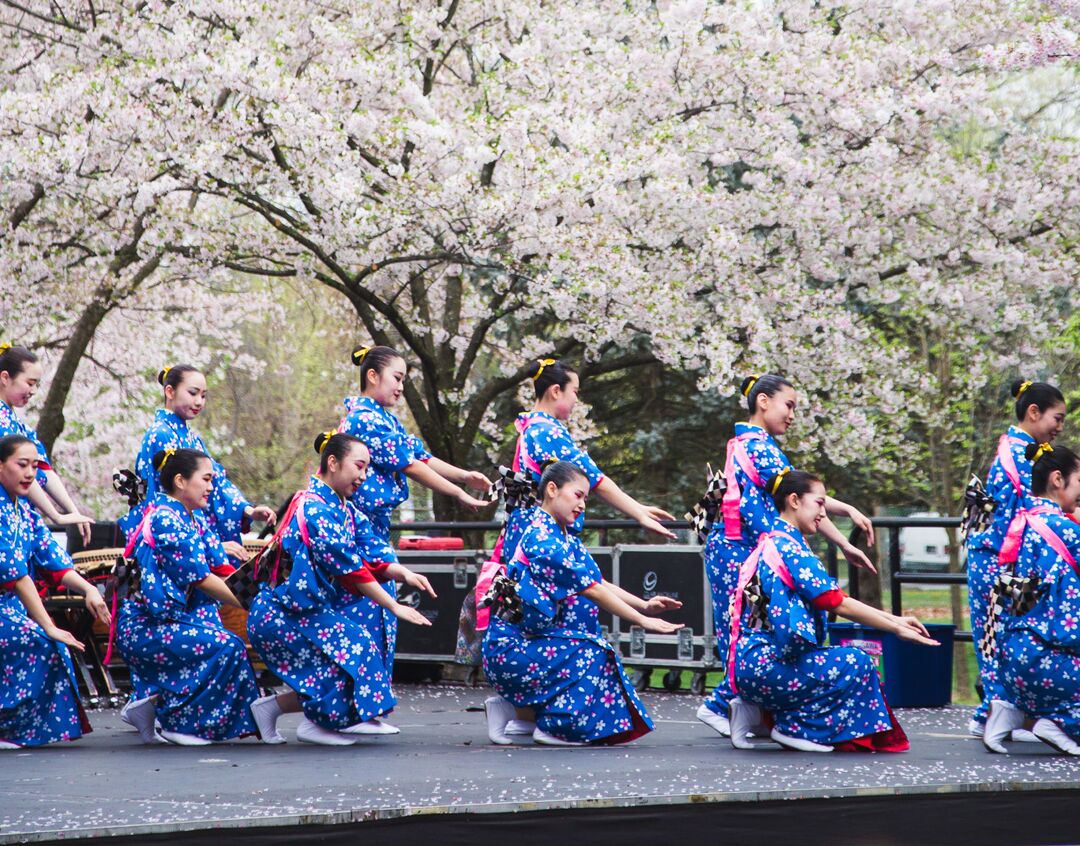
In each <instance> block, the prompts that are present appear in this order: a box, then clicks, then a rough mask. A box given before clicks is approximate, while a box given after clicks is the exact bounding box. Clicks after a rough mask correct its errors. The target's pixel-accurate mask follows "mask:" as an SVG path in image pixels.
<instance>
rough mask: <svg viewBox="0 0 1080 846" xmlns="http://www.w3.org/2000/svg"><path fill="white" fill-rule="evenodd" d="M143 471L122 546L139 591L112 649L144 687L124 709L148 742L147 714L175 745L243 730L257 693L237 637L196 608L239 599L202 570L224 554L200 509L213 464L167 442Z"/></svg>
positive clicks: (126, 607) (122, 616)
mask: <svg viewBox="0 0 1080 846" xmlns="http://www.w3.org/2000/svg"><path fill="white" fill-rule="evenodd" d="M153 468H154V469H155V470H156V471H157V472H158V474H159V476H160V483H161V487H160V489H159V490H158V491H157V492H156V493H155V494H154V496H153V497H152V498H151V499H150V500H149V504H148V505H147V507H146V509H145V513H144V515H143V518H142V521H141V522H140V524H139V525H138V526H137V527H136V529H135V531H134V532H132V534H131V537H130V538H129V540H128V548H127V550H126V551H125V554H126V555H128V556H131V555H132V553H134V556H135V559H136V560H137V561H138V564H139V571H140V585H139V590H138V592H136V593H135V595H133V596H129V597H128V598H127V599H126V600H125V601H124V604H123V606H122V607H121V608H120V613H119V615H118V617H119V620H118V625H117V645H118V646H119V648H120V653H121V654H122V655H123V656H124V660H126V661H127V663H128V666H129V667H130V668H131V670H132V672H133V673H136V674H138V677H139V679H140V680H141V682H142V684H143V685H144V688H143V690H144V691H153V692H152V693H150V694H149V695H144V696H142V697H140V698H138V699H136V700H135V701H133V702H131V703H129V704H128V706H127V708H126V716H127V718H128V720H129V721H130V723H131V724H132V725H133V726H135V728H136V729H137V730H138V731H139V734H140V735H141V736H142V739H143V741H144V742H145V743H155V742H158V738H157V736H156V735H155V731H154V720H155V717H156V718H157V720H158V721H159V722H160V724H161V737H162V738H164V739H165V740H167V741H169V742H170V743H175V744H178V745H181V746H202V745H205V744H208V743H211V742H213V741H220V740H228V739H230V738H234V737H242V736H244V735H246V734H251V733H253V732H254V731H255V723H254V721H253V719H252V715H251V711H250V707H251V704H252V703H253V702H254V701H255V700H256V699H257V698H258V696H259V691H258V688H257V687H256V685H255V675H254V673H253V672H252V669H251V663H250V662H249V661H248V657H247V649H246V647H245V646H244V641H243V640H241V639H240V638H239V637H237V636H236V635H234V634H233V633H232V632H230V631H228V630H227V629H226V628H225V627H224V626H223V625H222V624H221V620H220V618H219V617H218V615H217V614H216V613H215V614H209V613H199V612H198V608H199V607H200V606H201V605H203V604H204V603H206V602H207V601H210V602H222V603H225V604H227V605H232V606H235V607H239V605H240V603H239V602H238V601H237V600H236V597H235V596H234V595H233V593H232V591H231V590H229V588H228V586H227V585H226V584H225V582H224V581H222V580H221V578H220V577H219V576H216V575H214V573H213V571H212V565H214V564H221V563H223V562H224V560H225V553H224V551H223V549H222V547H221V541H220V540H218V536H217V535H216V534H215V533H214V531H213V529H211V528H210V525H209V522H208V520H207V518H206V516H205V515H204V513H203V512H204V509H206V507H207V503H208V501H209V499H210V496H211V492H212V491H213V486H214V476H215V473H214V465H213V462H212V461H211V460H210V457H209V456H207V455H206V454H205V453H202V452H198V451H196V450H191V449H167V450H162V451H161V452H159V453H158V454H157V455H155V456H154V458H153ZM136 696H138V694H136Z"/></svg>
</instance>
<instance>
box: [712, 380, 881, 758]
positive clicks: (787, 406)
mask: <svg viewBox="0 0 1080 846" xmlns="http://www.w3.org/2000/svg"><path fill="white" fill-rule="evenodd" d="M740 391H741V393H742V395H743V396H744V397H746V402H747V407H748V408H749V409H750V421H749V422H748V423H736V424H735V437H734V438H732V439H731V440H730V441H728V444H727V460H726V463H725V465H724V478H725V481H726V482H727V488H726V490H725V491H724V498H723V501H722V505H721V513H722V515H723V520H717V521H716V523H715V524H714V525H713V528H712V531H710V532H709V537H708V539H707V540H706V542H705V572H706V573H707V574H708V577H709V585H710V587H711V589H712V601H713V624H714V630H715V632H716V648H717V651H718V653H719V655H720V660H721V661H724V660H725V659H726V656H727V652H728V646H729V644H728V631H729V629H730V626H731V621H730V613H729V608H730V604H731V596H732V593H733V592H734V590H735V583H736V581H737V580H738V577H739V567H740V566H741V565H742V563H743V562H744V561H745V560H746V559H747V558H749V557H750V554H751V553H752V552H753V551H754V547H755V546H756V545H757V542H758V538H759V537H760V536H761V534H762V533H763V532H768V531H769V530H770V529H771V528H772V525H773V522H774V521H775V520H776V517H777V513H776V508H775V506H774V505H773V500H772V498H771V497H770V496H769V495H768V494H767V493H766V492H765V489H764V488H765V480H766V479H768V478H769V477H770V476H772V475H773V474H775V473H779V472H780V471H781V470H783V469H784V468H785V467H788V466H790V462H789V461H788V458H787V456H786V455H784V453H783V451H782V450H781V449H780V445H779V444H778V443H777V442H776V439H777V438H778V437H780V436H781V435H783V434H784V433H785V432H786V431H787V430H788V427H789V426H791V424H792V421H793V420H794V419H795V404H796V395H795V388H794V387H793V386H792V385H791V383H790V382H788V380H787V379H785V378H784V377H783V376H777V375H776V374H773V373H767V374H765V375H764V376H749V377H747V378H746V379H744V380H743V382H742V385H741V387H740ZM825 509H826V511H827V512H828V513H829V514H837V515H844V516H846V517H848V518H849V519H850V520H851V521H852V522H853V523H854V524H855V525H856V526H858V527H859V528H860V529H861V530H862V531H863V532H864V533H865V535H866V539H867V543H868V544H873V542H874V531H873V527H872V525H871V523H870V521H869V520H868V519H867V518H866V517H865V516H864V515H863V514H862V513H861V512H860V511H859V510H858V509H856V508H855V507H853V506H851V505H848V504H846V503H843V502H840V501H839V500H837V499H833V498H832V497H826V498H825ZM819 531H820V532H821V534H822V535H823V536H825V537H826V538H827V539H828V540H830V541H832V542H833V543H835V544H836V546H837V547H838V548H839V549H840V551H841V552H843V554H844V557H845V558H847V560H848V561H850V562H852V563H853V564H855V565H857V566H859V567H866V568H867V569H869V570H871V571H873V570H874V565H873V564H871V563H870V559H868V558H867V557H866V555H864V554H863V552H862V551H861V550H859V549H857V548H856V547H855V546H854V545H853V544H852V543H851V542H850V541H849V540H848V539H847V538H845V537H844V536H843V534H841V532H840V530H839V529H837V528H836V526H834V525H833V523H832V521H831V520H829V518H828V517H825V518H824V519H823V520H822V521H821V524H820V527H819ZM730 696H731V694H730V691H729V690H728V685H717V686H716V689H715V690H714V691H713V694H712V696H711V697H710V698H709V699H707V700H706V701H705V702H703V703H702V704H701V706H700V707H699V708H698V710H697V718H698V719H699V720H701V721H702V722H703V723H705V724H706V725H707V726H709V727H710V728H712V729H714V730H715V731H717V732H719V733H720V734H721V735H724V736H725V737H726V736H727V735H728V734H729V733H730V726H729V724H728V700H729V698H730Z"/></svg>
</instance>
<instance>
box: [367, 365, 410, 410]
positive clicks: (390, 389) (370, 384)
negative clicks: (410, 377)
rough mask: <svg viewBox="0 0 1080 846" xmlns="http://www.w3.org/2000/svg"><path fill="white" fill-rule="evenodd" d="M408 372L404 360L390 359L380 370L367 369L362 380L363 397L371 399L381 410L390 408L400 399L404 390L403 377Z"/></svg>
mask: <svg viewBox="0 0 1080 846" xmlns="http://www.w3.org/2000/svg"><path fill="white" fill-rule="evenodd" d="M407 371H408V368H407V366H406V365H405V359H403V358H392V359H390V361H389V362H388V363H387V364H386V365H384V366H383V369H382V370H376V369H375V368H374V367H371V368H368V371H367V374H366V375H365V378H364V383H365V385H366V387H365V388H364V396H368V397H371V398H372V399H373V400H375V402H377V403H378V404H379V405H381V406H382V407H383V408H392V407H393V406H395V405H397V403H398V400H400V399H401V394H402V393H403V392H404V390H405V375H406V373H407Z"/></svg>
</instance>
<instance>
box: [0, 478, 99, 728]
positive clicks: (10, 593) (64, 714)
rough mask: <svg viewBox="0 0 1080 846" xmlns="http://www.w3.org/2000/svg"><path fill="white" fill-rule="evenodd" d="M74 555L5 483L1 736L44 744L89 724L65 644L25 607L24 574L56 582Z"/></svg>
mask: <svg viewBox="0 0 1080 846" xmlns="http://www.w3.org/2000/svg"><path fill="white" fill-rule="evenodd" d="M71 566H72V565H71V559H70V558H68V555H67V553H66V552H65V551H64V550H63V549H61V548H60V546H59V545H58V544H57V543H56V541H55V540H54V539H53V536H52V534H51V533H50V532H49V530H48V528H47V527H46V526H45V523H44V522H43V521H42V519H41V517H40V516H38V514H37V512H36V511H34V509H33V507H32V506H31V505H30V501H29V500H28V499H26V498H25V497H17V498H16V499H15V500H12V498H11V497H10V496H9V495H8V494H7V492H6V491H5V490H3V489H0V740H6V741H7V742H8V743H16V744H18V745H19V746H41V745H43V744H45V743H53V742H54V741H57V740H75V739H76V738H78V737H81V736H82V735H83V734H84V733H85V732H89V731H90V724H89V723H88V722H87V721H86V715H85V714H84V713H83V710H82V706H81V705H80V704H79V688H78V685H77V683H76V680H75V667H74V666H73V665H72V663H71V656H70V654H69V653H68V647H67V646H66V645H64V644H62V643H60V642H59V641H56V640H53V639H52V638H51V637H49V636H48V635H46V634H45V631H44V630H43V629H42V628H41V626H39V625H38V624H37V623H35V622H34V621H33V620H31V619H30V617H29V616H28V615H27V613H26V607H25V606H24V605H23V604H22V600H20V599H19V596H18V594H17V593H16V592H15V582H16V581H18V580H19V579H21V578H23V577H24V576H30V577H31V578H42V579H45V580H47V581H49V582H50V583H51V584H53V585H56V584H59V581H60V579H62V578H63V576H64V573H65V572H67V571H68V570H70V569H71Z"/></svg>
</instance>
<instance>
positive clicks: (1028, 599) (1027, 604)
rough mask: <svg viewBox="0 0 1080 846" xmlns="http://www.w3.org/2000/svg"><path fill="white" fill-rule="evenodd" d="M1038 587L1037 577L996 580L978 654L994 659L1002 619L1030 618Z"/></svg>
mask: <svg viewBox="0 0 1080 846" xmlns="http://www.w3.org/2000/svg"><path fill="white" fill-rule="evenodd" d="M1039 586H1040V581H1039V577H1038V576H1017V575H1016V574H1015V573H1012V572H1007V573H1002V574H1001V575H999V576H998V577H997V579H995V580H994V586H993V587H992V588H991V589H990V605H989V608H988V610H987V614H986V622H985V623H984V624H983V630H982V637H981V638H979V652H980V653H981V654H982V656H983V658H987V659H990V658H993V657H994V655H995V654H996V653H997V637H998V632H1000V631H1001V623H1002V617H1003V616H1004V615H1006V614H1011V615H1013V616H1014V617H1023V616H1024V615H1025V614H1027V613H1028V612H1029V611H1030V610H1031V609H1032V608H1034V607H1035V604H1036V603H1037V602H1038V601H1039V595H1040V591H1039Z"/></svg>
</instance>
